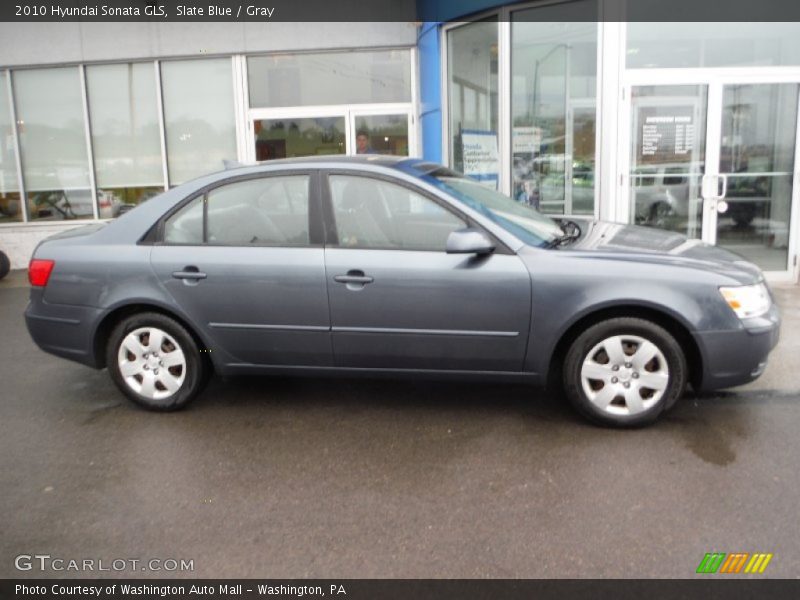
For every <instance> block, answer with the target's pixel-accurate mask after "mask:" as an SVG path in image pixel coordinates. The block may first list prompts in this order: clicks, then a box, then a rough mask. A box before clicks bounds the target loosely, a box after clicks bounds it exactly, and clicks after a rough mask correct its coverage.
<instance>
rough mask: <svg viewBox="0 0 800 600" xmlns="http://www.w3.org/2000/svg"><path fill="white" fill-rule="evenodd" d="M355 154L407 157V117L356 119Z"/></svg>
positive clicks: (366, 117) (381, 116)
mask: <svg viewBox="0 0 800 600" xmlns="http://www.w3.org/2000/svg"><path fill="white" fill-rule="evenodd" d="M356 154H395V155H399V156H408V116H407V115H368V116H366V115H365V116H360V117H356Z"/></svg>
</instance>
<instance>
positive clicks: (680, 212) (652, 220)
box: [631, 165, 700, 229]
mask: <svg viewBox="0 0 800 600" xmlns="http://www.w3.org/2000/svg"><path fill="white" fill-rule="evenodd" d="M693 185H694V186H695V189H692V186H693ZM631 187H632V188H633V192H634V195H635V198H636V201H635V205H634V222H635V223H637V224H640V225H649V226H653V227H660V228H667V229H668V228H670V225H674V222H675V221H678V220H680V219H686V218H687V217H688V216H689V211H690V209H691V208H694V210H695V211H699V202H697V203H695V204H696V207H691V204H692V202H691V201H690V200H691V199H695V200H696V199H698V198H700V176H699V175H697V176H695V175H688V174H686V167H685V166H684V165H658V166H648V167H640V168H639V169H637V170H636V172H635V173H634V174H633V175H631Z"/></svg>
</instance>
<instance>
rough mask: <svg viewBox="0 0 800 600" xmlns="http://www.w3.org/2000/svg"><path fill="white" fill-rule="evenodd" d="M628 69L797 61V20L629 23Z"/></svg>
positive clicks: (799, 45) (799, 38) (799, 26)
mask: <svg viewBox="0 0 800 600" xmlns="http://www.w3.org/2000/svg"><path fill="white" fill-rule="evenodd" d="M627 29H628V35H627V39H628V41H627V56H626V62H627V66H628V68H629V69H654V68H691V67H749V66H753V67H765V66H792V65H800V23H642V22H639V23H628V27H627Z"/></svg>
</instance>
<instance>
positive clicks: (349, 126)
mask: <svg viewBox="0 0 800 600" xmlns="http://www.w3.org/2000/svg"><path fill="white" fill-rule="evenodd" d="M359 50H360V51H362V52H363V51H379V50H404V51H408V60H409V68H410V71H409V73H410V77H411V89H410V91H409V92H410V98H409V100H408V102H370V103H364V104H321V105H317V106H279V107H269V108H263V107H259V108H253V107H251V106H250V89H249V86H248V83H249V78H248V73H247V59H248V57H250V56H269V54H253V55H244V54H240V55H237V56H236V57H234V60H236V61H238V62H239V66H238V67H237V69H238V72H239V74H240V75H239V78H238V79H237V81H236V87H237V90H238V91H237V98H238V102H237V106H240V109H241V114H242V115H243V118H242V119H241V120H240V125H241V137H240V138H238V139H239V142H240V143H239V160H240V161H242V162H246V163H252V162H255V161H256V156H255V153H256V146H255V144H256V141H255V126H254V124H255V121H257V120H261V119H303V118H314V117H343V118H344V121H345V154H346V155H348V156H350V155H353V154H355V153H356V152H355V147H356V146H355V138H356V132H355V119H356V117H359V116H364V115H406V116H407V119H408V154H409V156H419V154H420V150H419V139H420V135H419V98H418V94H419V90H418V85H417V78H418V76H419V69H418V65H417V51H416V48H411V47H392V48H385V47H376V48H353V49H344V50H343V49H340V48H337V49H335V50H316V49H315V50H313V51H309V52H297V53H296V54H323V53H331V54H341V53H347V52H358V51H359ZM281 54H285V53H281ZM235 70H236V69H235ZM237 118H238V117H237ZM238 132H239V127H238V126H237V133H238Z"/></svg>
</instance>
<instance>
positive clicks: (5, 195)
mask: <svg viewBox="0 0 800 600" xmlns="http://www.w3.org/2000/svg"><path fill="white" fill-rule="evenodd" d="M0 144H2V145H1V146H0V223H8V222H11V221H21V220H22V203H21V202H20V190H19V180H18V179H17V153H16V150H15V149H14V124H13V122H12V119H11V106H10V103H9V101H8V76H7V75H6V73H5V71H3V72H0Z"/></svg>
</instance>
